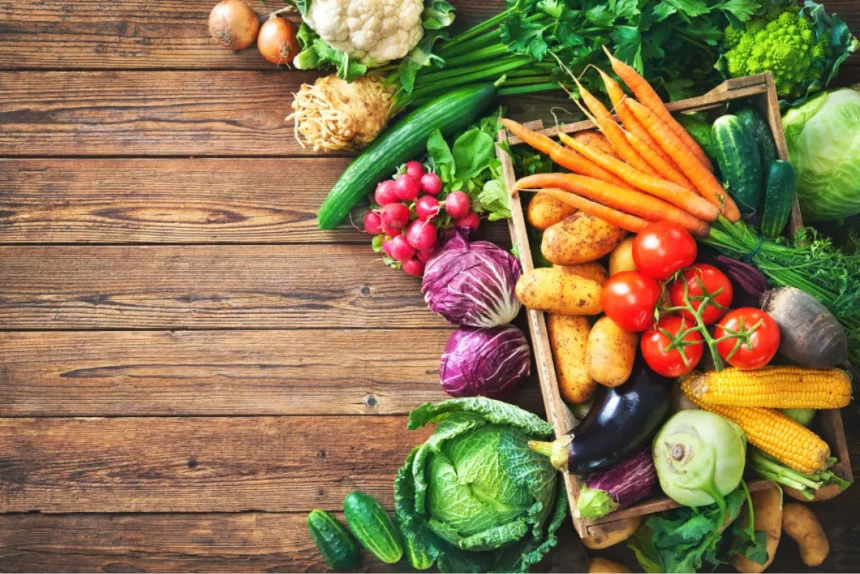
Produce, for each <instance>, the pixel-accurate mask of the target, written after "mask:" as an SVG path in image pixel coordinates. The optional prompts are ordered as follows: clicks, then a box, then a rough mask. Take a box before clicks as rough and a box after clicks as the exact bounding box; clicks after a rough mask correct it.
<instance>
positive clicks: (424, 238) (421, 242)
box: [406, 219, 437, 251]
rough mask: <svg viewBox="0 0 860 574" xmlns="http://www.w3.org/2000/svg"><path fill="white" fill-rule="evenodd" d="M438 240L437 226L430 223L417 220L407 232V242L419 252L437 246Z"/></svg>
mask: <svg viewBox="0 0 860 574" xmlns="http://www.w3.org/2000/svg"><path fill="white" fill-rule="evenodd" d="M436 239H437V234H436V226H435V225H433V223H432V222H430V221H421V220H420V219H419V220H415V221H413V222H412V223H411V224H410V225H409V229H408V230H407V231H406V241H408V242H409V245H411V246H412V247H414V248H415V249H417V250H419V251H421V250H422V249H430V248H431V247H433V246H434V245H436Z"/></svg>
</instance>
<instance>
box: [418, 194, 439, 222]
mask: <svg viewBox="0 0 860 574" xmlns="http://www.w3.org/2000/svg"><path fill="white" fill-rule="evenodd" d="M439 210H440V207H439V200H438V199H436V198H435V197H433V196H432V195H423V196H421V197H419V198H418V201H416V202H415V215H417V216H418V219H421V220H422V221H427V220H428V219H432V218H434V217H436V215H438V214H439Z"/></svg>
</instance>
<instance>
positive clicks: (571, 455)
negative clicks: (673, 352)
mask: <svg viewBox="0 0 860 574" xmlns="http://www.w3.org/2000/svg"><path fill="white" fill-rule="evenodd" d="M674 386H675V382H674V381H673V380H672V379H669V378H666V377H662V376H660V375H658V374H657V373H655V372H654V371H652V370H651V369H649V368H648V365H646V364H645V361H644V360H643V359H642V357H641V356H640V357H639V358H638V359H637V360H636V364H635V365H634V366H633V374H632V376H631V377H630V379H629V380H628V381H627V382H626V383H624V384H623V385H621V386H619V387H603V386H601V387H600V388H599V389H598V390H597V392H595V393H594V405H593V406H592V407H591V410H590V411H588V415H587V416H586V417H585V419H584V420H583V421H582V422H581V423H580V424H579V426H577V427H576V429H575V432H573V433H568V434H566V435H564V436H562V437H559V438H557V439H556V440H554V441H553V442H541V441H530V442H529V448H531V449H532V450H534V451H535V452H538V453H540V454H543V455H545V456H548V457H549V459H550V463H552V465H553V466H554V467H555V468H557V469H558V470H562V471H564V470H566V471H568V472H571V473H574V474H586V473H589V472H596V471H598V470H603V469H605V468H608V467H610V466H612V465H613V464H615V463H617V462H619V461H621V460H623V459H624V458H626V457H628V456H630V455H632V454H633V453H634V452H635V451H636V450H638V449H639V448H640V447H642V446H644V445H645V444H646V443H647V442H648V441H650V440H651V438H653V436H654V435H655V434H656V432H657V430H658V429H659V427H660V423H662V422H663V420H664V419H665V418H666V415H668V414H669V409H670V407H671V405H672V391H673V389H674Z"/></svg>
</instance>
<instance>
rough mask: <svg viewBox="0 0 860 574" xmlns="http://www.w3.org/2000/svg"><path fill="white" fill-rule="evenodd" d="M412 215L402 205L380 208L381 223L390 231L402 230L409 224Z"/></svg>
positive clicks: (393, 204) (395, 204)
mask: <svg viewBox="0 0 860 574" xmlns="http://www.w3.org/2000/svg"><path fill="white" fill-rule="evenodd" d="M411 218H412V214H410V213H409V208H408V207H406V204H404V203H389V204H388V205H386V206H385V207H383V208H382V223H384V224H385V226H386V227H390V228H392V229H403V228H404V227H406V225H407V224H408V223H409V220H410V219H411Z"/></svg>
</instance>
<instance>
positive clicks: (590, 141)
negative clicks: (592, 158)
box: [573, 130, 618, 158]
mask: <svg viewBox="0 0 860 574" xmlns="http://www.w3.org/2000/svg"><path fill="white" fill-rule="evenodd" d="M573 139H575V140H576V141H578V142H579V143H583V144H585V145H587V146H588V147H592V148H594V149H596V150H597V151H602V152H603V153H605V154H606V155H611V156H612V157H615V158H617V157H618V154H617V153H615V148H614V147H612V144H611V143H609V140H608V139H606V136H605V135H603V134H602V133H600V130H583V131H581V132H576V133H575V134H573Z"/></svg>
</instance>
